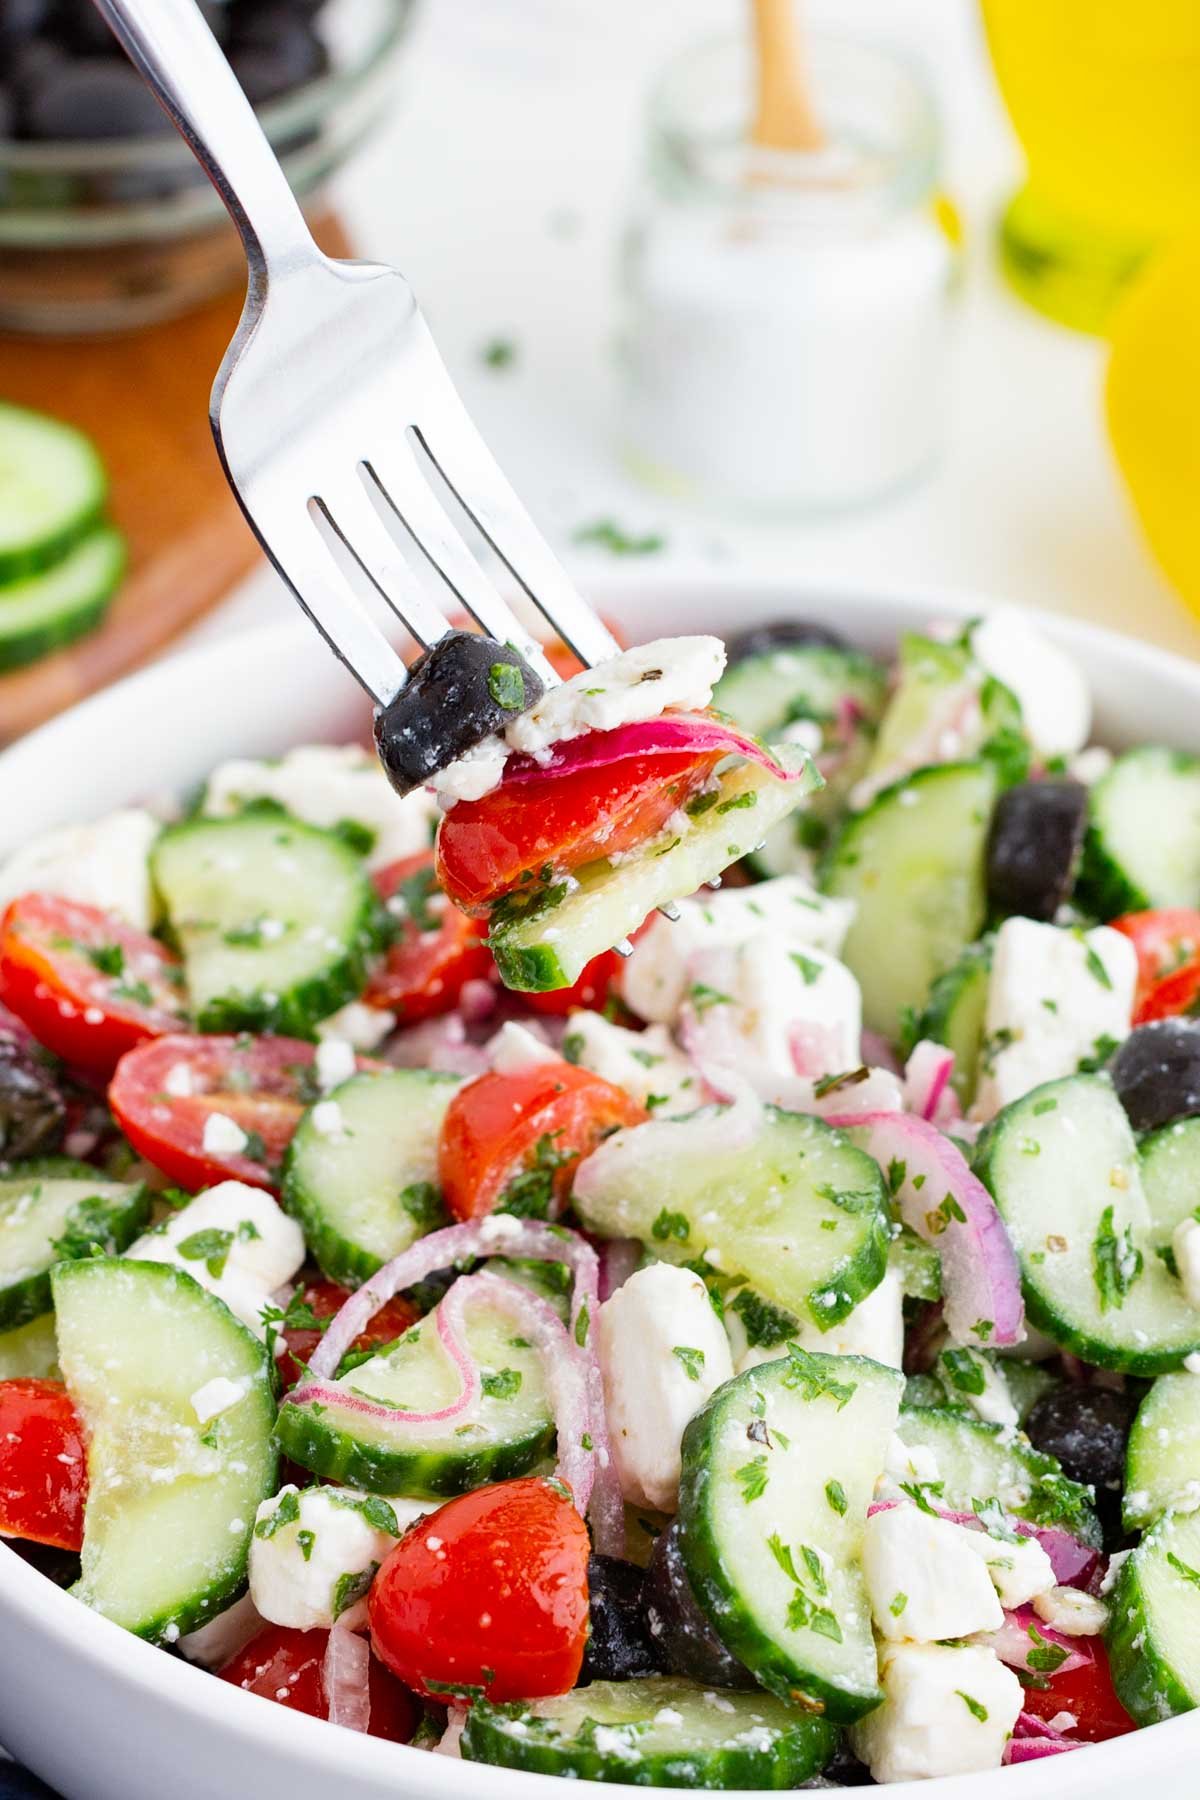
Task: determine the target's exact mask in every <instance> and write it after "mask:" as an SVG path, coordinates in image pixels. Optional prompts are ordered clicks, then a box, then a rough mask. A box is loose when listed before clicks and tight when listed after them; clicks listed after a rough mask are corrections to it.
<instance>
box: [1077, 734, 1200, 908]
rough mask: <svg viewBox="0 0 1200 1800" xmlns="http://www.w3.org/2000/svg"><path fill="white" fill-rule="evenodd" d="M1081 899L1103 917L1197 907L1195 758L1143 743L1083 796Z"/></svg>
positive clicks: (1199, 851) (1199, 837)
mask: <svg viewBox="0 0 1200 1800" xmlns="http://www.w3.org/2000/svg"><path fill="white" fill-rule="evenodd" d="M1088 809H1089V815H1090V817H1089V823H1088V829H1087V836H1086V838H1085V840H1084V849H1083V866H1082V869H1081V871H1080V876H1079V896H1080V902H1081V904H1082V905H1084V906H1085V907H1088V908H1090V909H1091V911H1092V912H1094V913H1095V914H1096V916H1097V918H1100V919H1115V918H1117V917H1118V916H1119V915H1120V914H1121V913H1125V912H1141V911H1144V910H1145V909H1146V908H1148V907H1160V906H1197V905H1200V756H1189V755H1187V753H1186V752H1185V751H1182V750H1167V749H1165V748H1163V747H1162V746H1161V745H1157V744H1144V745H1142V746H1140V747H1139V748H1138V749H1136V750H1127V751H1126V752H1125V754H1124V756H1119V757H1118V758H1117V760H1116V762H1115V763H1114V764H1113V766H1112V768H1111V769H1110V770H1109V771H1108V774H1107V775H1104V776H1102V777H1101V779H1100V780H1099V781H1098V782H1097V783H1096V785H1095V787H1093V788H1092V790H1091V793H1090V794H1089V796H1088Z"/></svg>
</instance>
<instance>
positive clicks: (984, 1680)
mask: <svg viewBox="0 0 1200 1800" xmlns="http://www.w3.org/2000/svg"><path fill="white" fill-rule="evenodd" d="M879 1680H880V1686H881V1687H882V1688H883V1695H884V1698H883V1704H882V1706H878V1707H876V1709H875V1711H874V1712H872V1713H868V1714H867V1716H866V1718H865V1719H863V1720H862V1721H861V1723H859V1724H858V1725H855V1726H853V1727H852V1728H851V1731H850V1742H851V1746H852V1748H853V1750H854V1753H855V1755H856V1756H858V1757H859V1758H861V1760H862V1761H863V1762H865V1763H866V1765H867V1767H868V1768H869V1769H870V1771H871V1774H872V1775H873V1776H874V1777H875V1780H876V1781H878V1782H881V1783H885V1782H889V1781H912V1780H917V1781H919V1780H923V1779H926V1778H928V1777H932V1776H935V1775H967V1774H973V1773H975V1772H976V1771H978V1770H982V1769H997V1768H999V1767H1000V1761H1001V1758H1002V1757H1003V1755H1004V1747H1005V1745H1006V1744H1007V1742H1008V1739H1009V1737H1010V1736H1011V1734H1012V1730H1013V1727H1014V1726H1015V1725H1016V1722H1017V1715H1018V1714H1019V1712H1020V1711H1021V1706H1022V1703H1023V1702H1022V1694H1023V1691H1024V1690H1023V1689H1022V1687H1021V1684H1020V1682H1019V1681H1018V1680H1017V1677H1016V1676H1015V1675H1014V1674H1013V1672H1012V1670H1011V1669H1006V1668H1005V1666H1004V1664H1003V1663H1002V1662H1001V1661H1000V1659H999V1657H998V1656H997V1655H996V1654H995V1652H994V1651H992V1650H986V1649H983V1648H982V1647H977V1646H973V1645H969V1646H965V1647H963V1648H961V1649H960V1648H950V1647H948V1646H946V1645H943V1644H885V1645H884V1646H883V1648H882V1649H881V1651H880V1656H879Z"/></svg>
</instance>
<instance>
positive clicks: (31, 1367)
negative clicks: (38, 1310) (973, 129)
mask: <svg viewBox="0 0 1200 1800" xmlns="http://www.w3.org/2000/svg"><path fill="white" fill-rule="evenodd" d="M58 1372H59V1371H58V1338H57V1337H56V1335H55V1331H54V1314H53V1313H50V1312H47V1313H43V1314H42V1315H41V1317H40V1318H37V1319H32V1320H31V1321H30V1323H29V1324H28V1325H18V1326H17V1328H16V1330H15V1331H5V1332H3V1333H0V1381H16V1380H19V1379H20V1378H21V1377H22V1376H28V1375H34V1376H42V1377H45V1376H52V1377H57V1375H58Z"/></svg>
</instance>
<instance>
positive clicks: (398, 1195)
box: [283, 1069, 461, 1287]
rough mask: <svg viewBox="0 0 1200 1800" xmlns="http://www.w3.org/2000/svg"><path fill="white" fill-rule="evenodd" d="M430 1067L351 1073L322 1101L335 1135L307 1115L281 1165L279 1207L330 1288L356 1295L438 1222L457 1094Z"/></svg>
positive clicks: (448, 1079) (449, 1079)
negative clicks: (333, 1119) (443, 1143)
mask: <svg viewBox="0 0 1200 1800" xmlns="http://www.w3.org/2000/svg"><path fill="white" fill-rule="evenodd" d="M460 1085H461V1084H460V1082H459V1080H458V1077H457V1076H455V1075H439V1074H437V1073H436V1072H435V1071H434V1070H432V1069H391V1070H389V1071H388V1072H387V1074H381V1075H354V1076H352V1077H351V1079H350V1080H349V1081H347V1082H344V1083H343V1084H342V1086H341V1087H338V1088H335V1089H334V1090H333V1091H332V1093H330V1094H329V1095H327V1096H326V1098H327V1099H328V1100H331V1101H333V1102H334V1103H335V1104H336V1106H337V1108H338V1110H339V1112H340V1114H341V1118H342V1126H343V1129H342V1131H341V1132H339V1133H337V1134H336V1135H335V1136H332V1137H331V1136H330V1135H329V1134H328V1133H327V1132H322V1131H320V1130H318V1129H317V1124H316V1123H315V1122H314V1118H313V1114H312V1113H311V1112H309V1113H307V1114H306V1115H305V1117H304V1118H303V1119H302V1120H301V1121H300V1124H299V1125H298V1127H297V1128H296V1135H295V1136H294V1137H293V1139H292V1142H291V1145H290V1147H289V1149H288V1152H287V1156H286V1158H285V1160H284V1165H283V1204H284V1206H285V1207H286V1208H287V1210H288V1212H290V1213H291V1214H292V1215H293V1217H294V1218H296V1219H298V1220H299V1221H300V1224H301V1226H302V1227H303V1230H304V1236H305V1239H306V1241H307V1243H308V1247H309V1250H310V1251H311V1252H312V1254H313V1255H314V1256H315V1257H316V1259H317V1261H318V1262H319V1263H320V1265H321V1268H322V1270H323V1271H324V1273H325V1274H326V1275H328V1277H329V1279H330V1280H331V1281H340V1282H343V1283H345V1284H346V1285H347V1286H350V1287H357V1286H358V1285H359V1284H360V1283H361V1282H363V1281H366V1280H367V1278H368V1277H369V1276H371V1275H373V1274H374V1273H375V1271H376V1269H378V1268H380V1267H381V1266H382V1265H383V1264H384V1263H385V1262H389V1261H390V1260H391V1258H392V1257H393V1256H399V1254H400V1252H401V1251H402V1250H407V1249H408V1247H409V1245H410V1244H412V1243H415V1241H416V1240H417V1238H419V1237H422V1236H423V1235H424V1234H425V1233H426V1232H427V1231H432V1230H433V1229H434V1227H435V1226H437V1225H440V1224H443V1223H445V1212H444V1209H443V1207H442V1202H441V1195H440V1193H439V1192H438V1188H437V1152H438V1132H439V1131H440V1129H441V1123H442V1118H443V1116H444V1114H445V1111H446V1108H447V1107H448V1106H449V1104H450V1101H451V1098H452V1096H453V1095H454V1093H455V1092H456V1091H457V1089H458V1087H459V1086H460Z"/></svg>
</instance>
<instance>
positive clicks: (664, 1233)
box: [650, 1206, 692, 1244]
mask: <svg viewBox="0 0 1200 1800" xmlns="http://www.w3.org/2000/svg"><path fill="white" fill-rule="evenodd" d="M650 1235H651V1237H653V1238H656V1239H657V1241H658V1242H659V1243H660V1244H662V1243H665V1242H666V1240H667V1239H668V1238H674V1239H675V1241H676V1242H677V1243H680V1244H686V1243H687V1241H688V1239H689V1238H690V1237H691V1235H692V1228H691V1226H690V1224H689V1223H688V1221H687V1219H686V1217H685V1216H684V1214H683V1213H681V1212H668V1210H667V1208H666V1207H665V1206H664V1207H663V1209H662V1211H661V1212H660V1213H659V1215H658V1217H657V1218H656V1219H655V1221H654V1223H653V1224H652V1225H651V1227H650Z"/></svg>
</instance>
